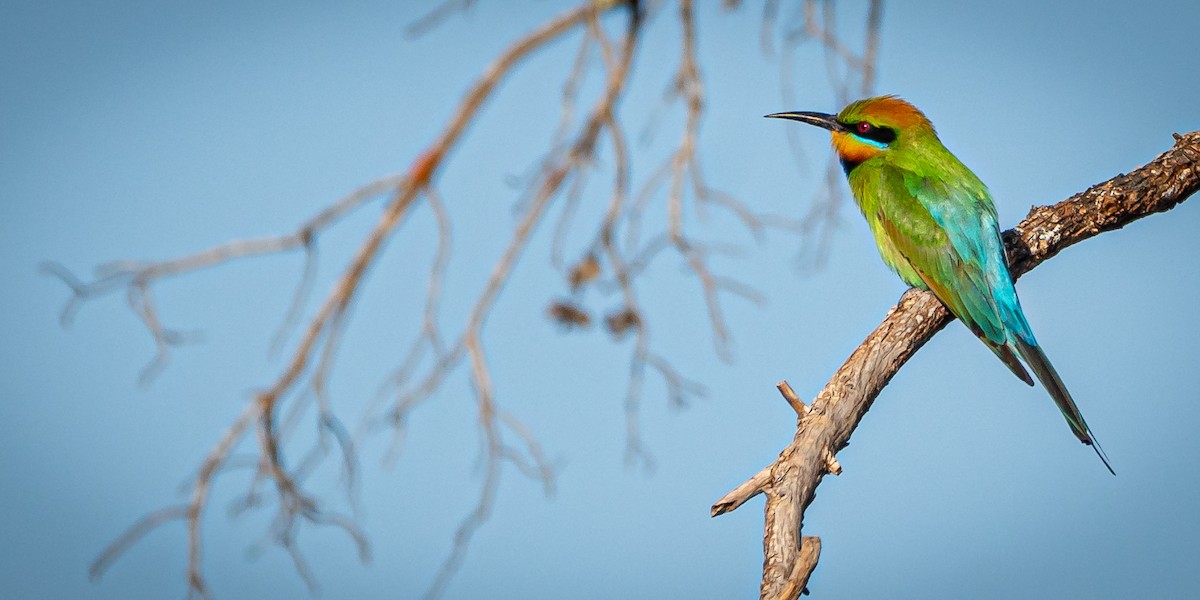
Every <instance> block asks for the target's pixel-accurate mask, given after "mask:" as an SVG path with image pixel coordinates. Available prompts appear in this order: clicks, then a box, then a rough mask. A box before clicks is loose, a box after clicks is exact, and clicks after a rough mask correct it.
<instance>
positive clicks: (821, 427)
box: [712, 131, 1200, 599]
mask: <svg viewBox="0 0 1200 600" xmlns="http://www.w3.org/2000/svg"><path fill="white" fill-rule="evenodd" d="M1175 140H1176V141H1175V146H1174V147H1173V148H1171V149H1170V150H1168V151H1167V152H1165V153H1163V154H1162V155H1160V156H1159V157H1158V158H1156V159H1154V161H1152V162H1150V163H1149V164H1147V165H1145V166H1143V167H1141V168H1139V169H1137V170H1135V171H1133V172H1132V173H1129V174H1128V175H1124V174H1122V175H1118V176H1117V177H1114V178H1112V179H1110V180H1108V181H1106V182H1104V183H1102V184H1099V185H1096V186H1093V187H1091V188H1088V189H1087V190H1085V191H1083V192H1080V193H1078V194H1076V195H1074V196H1072V197H1071V198H1069V199H1067V200H1064V201H1062V202H1059V203H1058V204H1055V205H1053V206H1035V207H1033V209H1031V210H1030V211H1029V214H1028V215H1027V216H1026V217H1025V219H1024V220H1023V221H1021V222H1020V223H1019V224H1018V225H1017V226H1016V227H1015V228H1014V229H1013V230H1011V231H1006V232H1005V233H1004V242H1005V246H1006V250H1007V252H1008V256H1009V264H1010V270H1011V271H1012V275H1013V278H1014V279H1015V278H1017V277H1020V276H1021V275H1022V274H1024V273H1027V272H1029V271H1030V270H1031V269H1033V268H1034V267H1036V266H1037V265H1039V264H1041V263H1042V262H1044V261H1046V260H1048V259H1050V258H1052V257H1053V256H1054V255H1056V254H1058V253H1059V252H1060V251H1062V250H1063V249H1064V248H1066V247H1068V246H1071V245H1073V244H1076V243H1078V242H1081V241H1083V240H1085V239H1088V238H1090V237H1092V236H1095V235H1098V234H1100V233H1102V232H1105V231H1111V230H1114V229H1120V228H1121V227H1124V226H1125V225H1126V224H1128V223H1131V222H1133V221H1135V220H1137V219H1140V218H1142V217H1145V216H1147V215H1150V214H1153V213H1157V212H1163V211H1167V210H1170V209H1172V208H1174V207H1175V206H1176V205H1178V204H1179V203H1181V202H1183V201H1184V200H1186V199H1187V198H1188V197H1189V196H1191V195H1192V194H1193V193H1195V192H1196V190H1197V189H1200V131H1194V132H1192V133H1189V134H1186V135H1178V134H1175ZM952 318H953V317H952V316H951V315H950V313H949V311H947V310H946V308H945V307H944V306H942V304H941V302H939V301H938V299H937V298H936V297H934V295H933V294H931V293H929V292H926V291H920V290H916V289H910V290H908V291H907V292H905V293H904V295H903V296H901V297H900V301H899V302H898V303H897V304H896V306H894V307H892V309H891V310H890V311H888V313H887V316H886V317H884V320H883V322H882V323H881V324H880V325H879V326H878V327H876V328H875V330H874V331H872V332H871V334H870V335H868V336H867V339H866V340H864V341H863V343H862V344H860V345H859V346H858V348H857V349H855V351H854V352H853V353H852V354H851V355H850V358H848V359H847V360H846V362H845V363H844V364H843V365H842V366H841V368H839V369H838V370H837V372H836V373H834V375H833V377H832V378H831V379H830V380H829V382H828V383H827V384H825V387H824V389H822V390H821V392H820V393H819V394H817V397H816V398H815V399H814V400H813V403H812V406H811V408H810V409H809V411H808V413H807V414H806V415H804V416H803V418H801V419H800V422H799V424H798V426H797V428H796V434H795V437H794V438H793V439H792V442H791V443H790V444H788V446H787V447H786V448H784V449H783V451H782V452H781V453H780V454H779V458H777V459H776V460H775V462H774V464H772V465H771V466H770V467H768V468H767V469H764V470H763V471H761V472H759V473H758V474H756V475H755V476H754V477H753V478H751V479H750V481H748V482H747V483H745V484H742V485H741V486H739V487H738V488H737V489H736V490H734V491H733V492H730V494H728V495H726V497H725V498H722V499H721V500H720V501H719V502H718V503H717V504H715V505H713V507H712V514H713V516H716V515H719V514H723V513H725V512H728V511H730V510H733V509H734V508H737V506H740V505H741V503H743V502H745V501H746V500H748V499H749V498H750V497H752V496H754V495H756V494H758V493H760V492H761V493H763V494H765V495H766V497H767V502H766V519H765V527H764V528H765V533H764V537H763V552H764V554H765V558H764V561H763V579H762V587H761V589H760V595H761V597H762V598H764V599H766V598H772V599H774V598H787V599H792V598H795V597H796V596H797V595H798V594H799V592H800V591H801V590H803V589H804V588H803V583H804V582H807V580H808V576H809V575H810V574H811V572H812V569H813V568H815V566H816V560H815V556H812V551H811V550H808V551H807V552H806V550H805V548H804V547H802V538H801V536H800V532H801V528H802V524H803V520H804V511H805V509H807V508H808V505H809V504H811V503H812V500H813V497H814V496H815V494H816V488H817V486H818V485H819V484H820V483H821V480H822V479H823V478H824V477H825V474H826V473H828V472H831V471H832V470H833V466H834V465H836V460H835V459H833V456H834V455H835V454H836V453H837V452H838V451H839V450H841V449H842V448H844V447H845V446H846V444H847V443H848V442H849V440H850V435H851V434H853V433H854V429H855V428H856V427H857V426H858V423H859V421H861V420H862V417H863V415H864V414H866V412H867V410H869V409H870V408H871V404H872V403H873V402H874V401H875V398H876V397H877V396H879V393H880V392H881V391H882V390H883V388H884V386H886V385H887V384H888V382H889V381H891V379H892V377H893V376H894V375H895V374H896V373H897V372H898V371H899V370H900V368H901V367H902V366H904V363H906V362H907V361H908V360H909V359H910V358H912V356H913V355H914V354H916V352H917V351H918V350H920V349H921V346H923V345H925V342H927V341H929V340H930V339H931V338H932V337H933V335H934V334H936V333H937V332H938V331H940V330H941V329H942V328H943V327H945V326H946V324H947V323H949V322H950V320H951V319H952ZM811 539H813V538H803V541H804V544H805V545H809V544H810V542H809V540H811ZM818 543H819V542H818ZM817 548H818V549H819V546H817Z"/></svg>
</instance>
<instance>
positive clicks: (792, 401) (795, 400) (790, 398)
mask: <svg viewBox="0 0 1200 600" xmlns="http://www.w3.org/2000/svg"><path fill="white" fill-rule="evenodd" d="M775 389H777V390H779V393H780V394H782V395H783V399H784V400H787V403H788V404H789V405H790V406H791V407H792V410H794V411H796V418H797V419H803V418H804V417H805V415H807V414H808V406H807V405H805V404H804V401H803V400H801V399H800V396H799V394H797V393H796V390H793V389H792V385H791V384H790V383H788V382H787V380H786V379H784V380H783V381H780V382H779V383H777V384H775Z"/></svg>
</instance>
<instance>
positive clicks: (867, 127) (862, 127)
mask: <svg viewBox="0 0 1200 600" xmlns="http://www.w3.org/2000/svg"><path fill="white" fill-rule="evenodd" d="M856 129H858V132H859V133H871V124H870V123H868V122H866V121H863V122H862V123H859V124H858V127H857V128H856Z"/></svg>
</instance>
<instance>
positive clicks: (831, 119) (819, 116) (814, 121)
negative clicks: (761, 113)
mask: <svg viewBox="0 0 1200 600" xmlns="http://www.w3.org/2000/svg"><path fill="white" fill-rule="evenodd" d="M767 117H768V118H772V119H791V120H793V121H800V122H801V123H808V124H809V125H816V126H817V127H820V128H821V129H828V130H830V131H845V130H846V128H845V127H842V124H841V123H838V121H837V117H836V116H834V115H827V114H825V113H819V112H781V113H775V114H773V115H767Z"/></svg>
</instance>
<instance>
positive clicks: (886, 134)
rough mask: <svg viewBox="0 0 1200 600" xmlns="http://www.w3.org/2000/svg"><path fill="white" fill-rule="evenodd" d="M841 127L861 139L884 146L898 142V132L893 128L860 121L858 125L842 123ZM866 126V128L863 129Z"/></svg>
mask: <svg viewBox="0 0 1200 600" xmlns="http://www.w3.org/2000/svg"><path fill="white" fill-rule="evenodd" d="M839 123H841V122H839ZM841 125H842V126H843V127H845V128H846V130H847V131H849V132H850V133H853V134H854V135H857V136H858V137H861V138H865V139H868V140H873V141H876V142H880V143H882V144H890V143H892V142H894V141H896V130H895V129H892V128H891V127H880V126H878V125H873V124H871V123H868V122H866V121H859V122H857V123H841ZM864 125H865V126H866V127H863V126H864Z"/></svg>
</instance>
